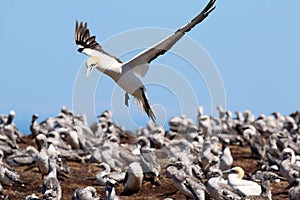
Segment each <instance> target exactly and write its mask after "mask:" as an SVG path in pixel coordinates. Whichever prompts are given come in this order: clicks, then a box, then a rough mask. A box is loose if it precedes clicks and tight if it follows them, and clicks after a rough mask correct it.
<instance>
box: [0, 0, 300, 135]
mask: <svg viewBox="0 0 300 200" xmlns="http://www.w3.org/2000/svg"><path fill="white" fill-rule="evenodd" d="M206 2H207V1H200V0H199V1H198V0H193V1H175V2H174V1H171V0H164V1H159V0H152V1H138V0H132V1H114V0H113V1H89V3H86V2H85V1H43V2H41V1H3V2H2V3H1V6H0V22H1V26H2V27H1V32H0V44H1V63H0V65H1V71H2V72H1V73H0V80H1V82H2V91H1V95H0V113H3V114H7V113H8V112H9V110H10V109H14V110H15V111H16V119H15V123H16V124H17V126H18V127H19V128H20V129H21V130H22V131H23V132H28V131H29V122H30V120H31V116H32V114H33V113H38V114H39V115H40V117H41V120H43V119H45V118H46V117H48V116H55V115H56V114H57V113H58V112H59V110H60V108H61V106H62V105H67V107H69V108H72V94H73V86H74V80H75V79H76V76H77V72H78V71H79V68H80V66H81V65H82V63H83V61H84V60H85V58H86V57H85V55H82V54H79V53H78V52H77V50H76V46H75V43H74V28H75V21H76V19H78V20H82V21H86V22H88V25H89V28H90V29H91V32H92V34H93V35H97V40H98V41H99V43H101V42H102V41H105V40H107V39H108V38H111V37H113V36H115V35H118V34H120V33H122V32H124V31H130V30H133V29H137V28H144V27H158V28H165V29H170V30H176V29H177V28H179V27H180V26H182V25H184V24H185V23H187V22H188V21H189V20H191V19H192V18H193V17H194V16H195V15H196V14H197V13H198V12H199V11H200V10H201V9H202V8H203V6H204V5H205V4H206ZM216 6H217V8H216V10H215V11H214V12H213V13H212V14H211V15H210V16H209V17H208V19H206V20H205V22H204V23H202V24H200V25H199V26H197V27H196V28H195V29H193V30H192V31H191V32H189V33H188V34H187V36H188V37H189V38H192V39H193V40H195V41H196V42H198V43H199V44H200V45H201V46H202V47H203V48H204V49H205V51H206V52H207V53H208V54H209V56H210V57H211V59H212V60H213V61H214V63H215V64H216V66H217V68H218V70H219V72H220V74H221V77H222V79H223V82H224V87H225V91H226V102H227V103H226V105H227V109H230V110H233V111H236V110H240V111H243V110H245V109H249V110H251V111H252V112H253V113H254V114H256V115H258V114H260V113H265V114H269V113H271V112H273V111H279V112H282V113H284V114H289V113H291V112H293V111H295V110H297V109H299V102H300V93H299V92H298V90H299V85H300V78H299V74H300V60H299V47H300V38H299V35H300V28H299V21H298V20H299V18H300V13H299V12H298V8H299V6H300V2H298V1H293V3H292V4H289V3H288V2H287V1H271V0H267V1H261V0H251V1H233V0H228V1H220V0H219V1H217V2H216ZM142 39H143V38H142ZM148 39H149V38H145V40H148ZM120 45H122V44H120ZM108 48H109V47H108ZM135 53H137V52H135ZM133 55H134V54H130V56H133ZM130 56H129V55H127V56H124V57H122V58H123V59H124V60H126V59H128V58H130ZM153 63H154V64H162V65H168V66H172V67H174V69H175V70H177V71H179V72H180V70H183V69H184V71H185V67H186V66H187V67H188V64H186V63H185V62H184V61H182V60H178V58H176V57H175V56H172V54H171V53H170V54H165V55H164V56H163V57H161V58H159V59H157V60H156V61H154V62H153ZM185 64H186V66H185ZM94 73H99V72H94ZM184 76H185V78H186V79H188V80H189V81H190V82H189V84H191V85H192V86H193V88H194V89H196V90H197V91H199V96H198V101H199V105H204V107H205V110H206V111H210V109H211V108H210V106H211V104H210V97H209V94H208V92H207V88H206V87H205V83H204V82H203V80H201V79H200V80H199V79H197V77H193V72H192V71H191V72H188V73H186V74H185V75H184ZM189 76H190V77H189ZM87 81H88V80H87ZM178 84H180V83H178ZM113 88H114V83H113V82H112V81H111V80H110V79H109V78H103V79H101V81H99V85H98V88H97V91H96V97H95V98H96V102H95V107H96V109H97V113H100V112H101V111H102V110H106V109H111V91H112V89H113ZM164 95H166V96H167V98H166V97H165V96H164ZM197 95H198V94H197ZM148 96H149V98H150V102H152V103H153V104H161V105H162V106H163V107H164V109H165V110H166V112H167V113H169V114H168V115H169V116H168V117H170V116H171V115H177V114H180V113H179V111H177V110H176V109H174V107H176V105H178V102H177V100H176V99H175V100H174V99H173V100H174V101H173V100H172V96H174V95H173V94H171V93H170V92H168V90H166V89H163V88H161V87H159V86H153V85H152V86H149V87H148ZM83 98H84V97H83ZM172 102H175V103H172ZM122 104H123V99H122ZM191 109H194V110H196V108H191ZM129 110H130V113H132V115H134V116H133V118H134V120H136V121H138V125H143V124H145V123H146V122H147V118H146V117H145V116H144V115H142V114H139V113H138V112H136V111H135V107H134V105H133V102H131V107H130V108H129ZM189 117H191V118H194V117H195V116H189ZM118 122H119V123H121V124H122V122H120V121H118Z"/></svg>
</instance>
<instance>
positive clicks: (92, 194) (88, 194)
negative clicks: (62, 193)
mask: <svg viewBox="0 0 300 200" xmlns="http://www.w3.org/2000/svg"><path fill="white" fill-rule="evenodd" d="M86 199H89V200H100V195H99V194H98V193H97V191H96V189H95V188H94V187H92V186H87V187H85V188H77V189H76V190H75V192H74V193H73V195H72V200H86Z"/></svg>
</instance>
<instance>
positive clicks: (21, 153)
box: [6, 146, 39, 166]
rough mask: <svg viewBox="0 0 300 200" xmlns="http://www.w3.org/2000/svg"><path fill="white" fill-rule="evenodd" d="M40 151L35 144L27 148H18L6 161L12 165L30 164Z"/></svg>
mask: <svg viewBox="0 0 300 200" xmlns="http://www.w3.org/2000/svg"><path fill="white" fill-rule="evenodd" d="M38 153H39V151H38V150H37V149H36V148H35V147H33V146H27V147H26V149H18V150H17V151H16V152H15V153H14V154H12V155H10V156H8V157H7V158H6V163H7V164H9V165H10V166H22V165H30V164H31V163H33V161H34V160H33V158H34V156H35V155H37V154H38Z"/></svg>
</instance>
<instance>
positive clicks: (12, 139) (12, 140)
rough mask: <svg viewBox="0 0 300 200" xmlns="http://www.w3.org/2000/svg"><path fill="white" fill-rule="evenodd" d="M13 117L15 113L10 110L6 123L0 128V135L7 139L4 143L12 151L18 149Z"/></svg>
mask: <svg viewBox="0 0 300 200" xmlns="http://www.w3.org/2000/svg"><path fill="white" fill-rule="evenodd" d="M15 115H16V113H15V111H13V110H11V111H10V112H9V115H8V117H7V120H6V122H5V123H4V124H3V126H0V134H3V135H5V136H7V137H8V140H7V141H6V142H7V143H8V144H9V146H11V147H12V148H13V149H17V148H19V147H18V145H17V140H18V137H19V136H18V134H17V133H16V130H17V128H16V126H15V125H14V123H13V120H14V117H15Z"/></svg>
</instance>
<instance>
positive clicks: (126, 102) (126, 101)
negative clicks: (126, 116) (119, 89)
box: [125, 92, 129, 107]
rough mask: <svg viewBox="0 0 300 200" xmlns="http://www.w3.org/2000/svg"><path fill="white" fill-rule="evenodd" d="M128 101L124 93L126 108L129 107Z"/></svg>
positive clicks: (127, 96)
mask: <svg viewBox="0 0 300 200" xmlns="http://www.w3.org/2000/svg"><path fill="white" fill-rule="evenodd" d="M128 100H129V95H128V93H127V92H126V94H125V105H126V106H127V107H129V104H128Z"/></svg>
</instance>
